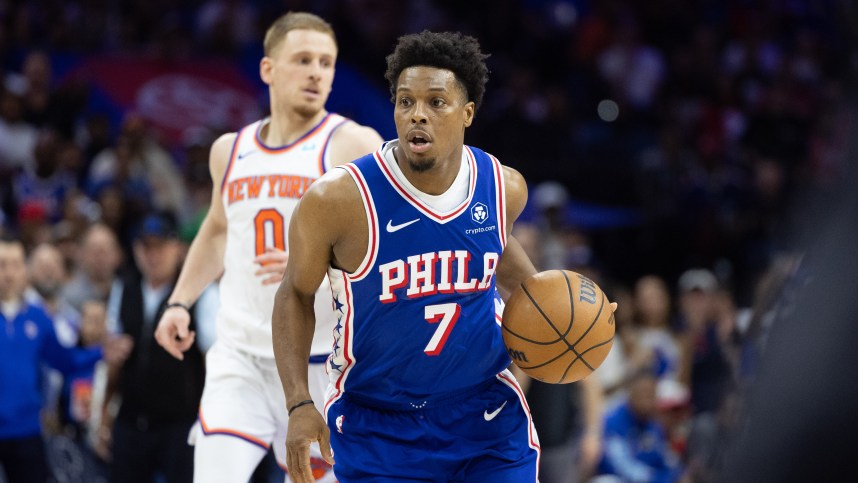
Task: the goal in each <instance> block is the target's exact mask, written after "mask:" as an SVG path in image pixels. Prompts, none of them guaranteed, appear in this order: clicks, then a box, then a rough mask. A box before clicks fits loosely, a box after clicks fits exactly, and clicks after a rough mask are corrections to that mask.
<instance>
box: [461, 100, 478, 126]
mask: <svg viewBox="0 0 858 483" xmlns="http://www.w3.org/2000/svg"><path fill="white" fill-rule="evenodd" d="M475 110H476V104H474V101H471V102H468V103H467V104H465V108H464V110H463V111H462V114H463V116H464V119H463V121H464V122H465V127H470V126H471V123H472V122H474V111H475Z"/></svg>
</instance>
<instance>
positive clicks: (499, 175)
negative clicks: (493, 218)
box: [489, 154, 506, 247]
mask: <svg viewBox="0 0 858 483" xmlns="http://www.w3.org/2000/svg"><path fill="white" fill-rule="evenodd" d="M489 156H490V157H491V158H492V167H493V168H494V171H495V191H496V192H497V205H498V206H497V209H498V225H499V226H498V234H499V235H500V241H501V246H504V247H505V246H506V205H505V201H506V200H505V199H504V191H505V189H504V183H503V166H501V164H500V161H498V158H496V157H494V156H492V155H491V154H490V155H489Z"/></svg>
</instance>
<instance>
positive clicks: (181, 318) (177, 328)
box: [155, 307, 196, 361]
mask: <svg viewBox="0 0 858 483" xmlns="http://www.w3.org/2000/svg"><path fill="white" fill-rule="evenodd" d="M190 325H191V314H189V313H188V311H187V310H185V309H183V308H182V307H170V308H168V309H167V310H165V311H164V315H162V316H161V320H160V321H159V322H158V328H157V329H155V340H156V341H158V345H160V346H161V347H163V348H164V350H166V351H167V352H169V353H170V355H171V356H173V357H175V358H176V359H179V360H180V361H181V360H184V359H185V355H184V354H183V352H185V351H186V350H188V349H190V348H191V345H192V344H193V343H194V338H195V337H196V333H194V331H192V330H188V327H189V326H190Z"/></svg>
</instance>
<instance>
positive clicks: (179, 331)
mask: <svg viewBox="0 0 858 483" xmlns="http://www.w3.org/2000/svg"><path fill="white" fill-rule="evenodd" d="M176 336H178V337H179V339H184V338H186V337H187V336H188V324H187V323H181V322H180V323H178V324H176Z"/></svg>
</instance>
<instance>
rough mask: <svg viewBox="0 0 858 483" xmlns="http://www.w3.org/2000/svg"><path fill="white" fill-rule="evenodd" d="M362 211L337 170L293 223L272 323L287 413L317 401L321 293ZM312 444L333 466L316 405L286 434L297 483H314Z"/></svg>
mask: <svg viewBox="0 0 858 483" xmlns="http://www.w3.org/2000/svg"><path fill="white" fill-rule="evenodd" d="M361 207H362V204H361V201H360V194H359V193H358V191H357V187H356V186H355V185H354V182H353V181H352V180H351V178H350V177H349V176H348V174H347V173H345V172H344V171H342V170H333V171H331V172H329V173H328V174H326V175H325V176H323V177H322V178H320V179H319V180H318V181H316V182H315V183H313V185H312V186H311V187H310V189H309V190H308V191H307V192H306V193H305V194H304V196H303V197H302V198H301V201H300V202H299V203H298V206H297V207H296V208H295V212H294V213H293V215H292V221H291V222H290V223H289V249H290V252H291V257H290V262H289V264H288V265H287V267H286V275H285V277H283V281H282V282H281V284H280V287H279V288H278V290H277V295H276V298H275V300H274V314H273V317H272V321H271V324H272V335H273V341H274V357H275V359H276V361H277V371H278V372H279V374H280V380H281V383H282V385H283V392H284V393H285V395H286V409H289V408H293V407H295V406H296V405H297V404H299V403H301V402H304V401H310V400H312V397H311V396H310V390H309V386H308V383H307V370H308V360H309V357H310V346H311V344H312V340H313V333H314V331H315V326H316V317H315V312H314V301H315V295H316V290H317V289H318V287H319V284H321V282H322V279H323V278H324V277H325V274H326V273H327V271H328V267H329V266H331V265H332V264H333V261H334V257H335V255H334V250H335V246H336V245H337V244H338V243H342V240H343V239H344V238H345V236H346V233H347V230H348V229H349V228H350V227H352V226H354V223H355V221H354V220H355V218H356V216H355V212H354V210H355V209H362V208H361ZM357 218H360V217H359V216H357ZM322 220H323V221H322ZM313 441H318V442H319V445H320V448H321V452H322V456H323V457H324V458H325V460H326V461H328V463H330V464H333V456H332V454H331V449H330V448H331V445H330V433H329V431H328V427H327V425H325V421H324V419H323V418H322V416H321V414H319V412H318V411H317V410H316V408H315V406H314V405H313V404H304V405H301V406H298V407H297V408H295V409H294V410H293V411H292V412H291V414H290V415H289V428H288V432H287V435H286V464H287V467H288V468H289V475H290V476H291V477H292V479H293V480H294V481H296V482H297V483H301V482H304V481H306V482H312V481H314V480H313V477H312V472H311V470H310V443H311V442H313Z"/></svg>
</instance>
